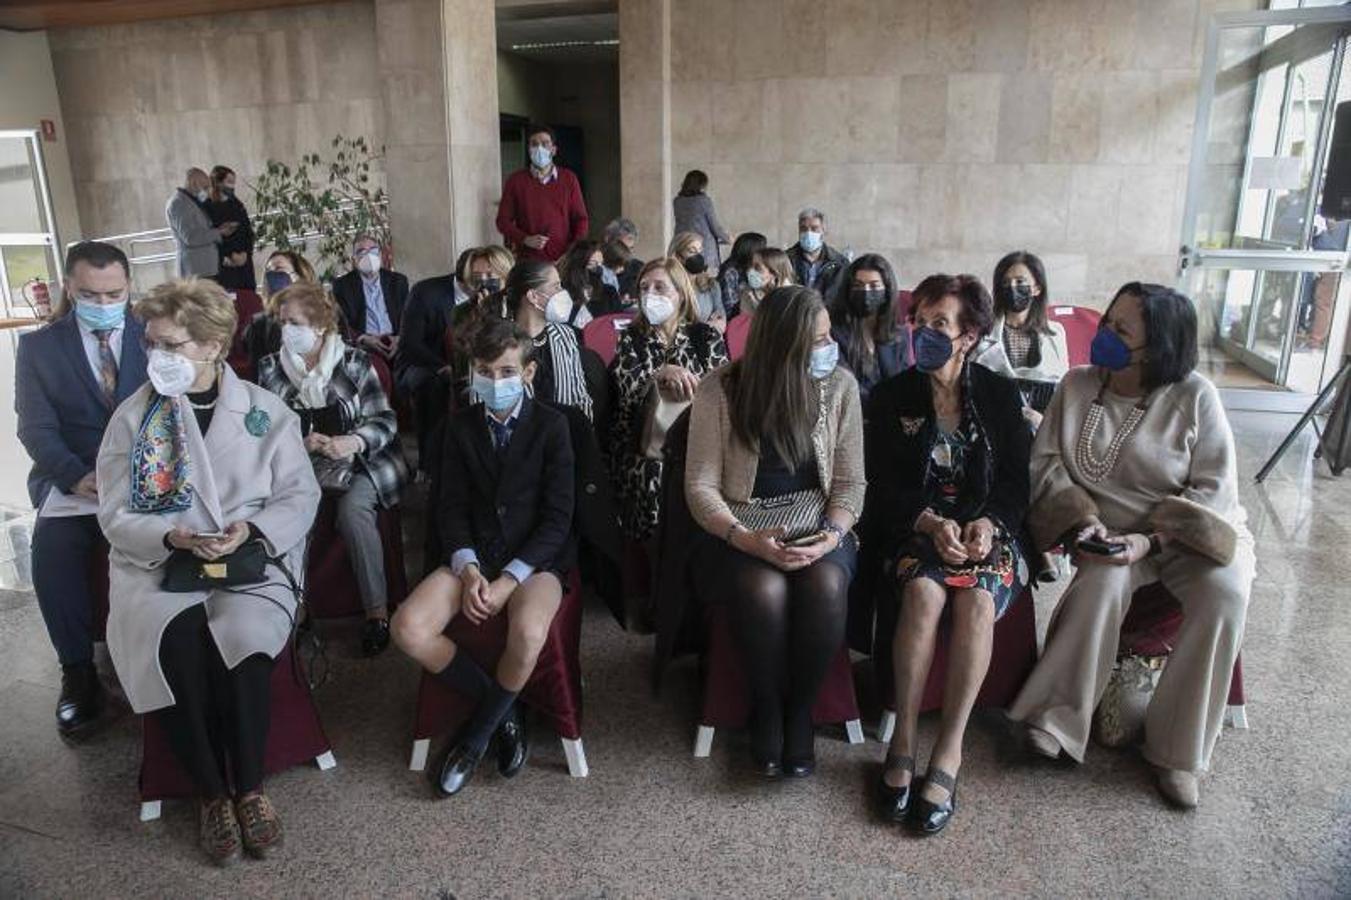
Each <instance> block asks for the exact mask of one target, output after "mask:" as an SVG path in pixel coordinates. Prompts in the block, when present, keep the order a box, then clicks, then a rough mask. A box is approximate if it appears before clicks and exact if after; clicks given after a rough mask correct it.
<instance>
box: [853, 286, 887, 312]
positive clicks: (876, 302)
mask: <svg viewBox="0 0 1351 900" xmlns="http://www.w3.org/2000/svg"><path fill="white" fill-rule="evenodd" d="M886 302H887V289H886V288H884V287H877V286H873V287H851V288H850V289H849V312H850V313H851V314H852V315H855V316H858V317H859V318H863V317H864V316H867V315H871V314H872V313H875V312H877V311H878V310H879V309H881V308H882V307H883V306H885V305H886Z"/></svg>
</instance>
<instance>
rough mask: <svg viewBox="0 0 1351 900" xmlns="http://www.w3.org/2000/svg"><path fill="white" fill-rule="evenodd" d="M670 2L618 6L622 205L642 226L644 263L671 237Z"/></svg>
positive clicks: (628, 0) (642, 0)
mask: <svg viewBox="0 0 1351 900" xmlns="http://www.w3.org/2000/svg"><path fill="white" fill-rule="evenodd" d="M671 2H672V0H624V2H623V3H620V4H619V124H620V165H621V175H620V190H621V206H622V209H623V214H624V215H625V216H627V217H628V218H630V219H632V220H633V221H634V222H635V223H637V225H638V230H639V232H640V237H639V242H638V248H637V254H638V257H639V258H640V259H651V258H652V257H654V256H659V255H661V254H662V253H663V252H664V251H665V249H666V244H667V242H668V241H669V240H670V238H671V196H672V190H671ZM604 225H605V223H604V222H597V223H595V226H596V227H595V229H594V230H595V231H596V232H597V233H599V230H600V228H603V227H604Z"/></svg>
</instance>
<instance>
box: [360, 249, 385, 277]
mask: <svg viewBox="0 0 1351 900" xmlns="http://www.w3.org/2000/svg"><path fill="white" fill-rule="evenodd" d="M357 268H358V269H359V270H361V271H362V272H364V273H365V274H367V275H374V274H375V273H376V272H379V271H380V251H379V250H369V251H367V252H365V253H363V254H361V256H359V257H357Z"/></svg>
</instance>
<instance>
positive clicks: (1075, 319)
mask: <svg viewBox="0 0 1351 900" xmlns="http://www.w3.org/2000/svg"><path fill="white" fill-rule="evenodd" d="M1046 317H1047V319H1049V320H1050V321H1052V322H1059V323H1060V324H1061V325H1062V326H1064V328H1065V344H1066V346H1067V348H1068V349H1069V351H1070V365H1071V366H1086V365H1088V354H1089V348H1090V346H1091V345H1092V344H1093V335H1095V334H1097V333H1098V322H1100V321H1101V320H1102V313H1100V312H1098V311H1097V310H1093V309H1088V308H1087V307H1084V306H1050V307H1048V308H1047V310H1046Z"/></svg>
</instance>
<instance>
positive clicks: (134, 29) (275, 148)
mask: <svg viewBox="0 0 1351 900" xmlns="http://www.w3.org/2000/svg"><path fill="white" fill-rule="evenodd" d="M51 44H52V63H53V66H54V68H55V70H56V81H57V86H58V88H59V89H60V93H61V106H62V110H63V112H64V113H65V116H66V124H67V127H68V129H69V132H70V135H71V141H70V155H71V166H72V168H73V170H74V173H75V185H76V194H77V197H78V200H79V207H80V218H81V221H82V223H83V225H84V230H85V234H86V235H88V236H90V237H96V236H100V235H107V234H112V233H117V232H125V231H136V230H142V229H148V228H158V227H162V226H163V224H164V204H165V201H166V200H167V198H168V197H169V195H170V193H171V192H172V191H173V189H174V187H175V186H176V185H178V184H179V183H180V182H181V181H182V179H183V173H184V171H185V170H186V169H187V168H188V166H191V165H198V166H202V167H203V168H207V167H210V166H211V165H213V164H216V163H224V164H226V165H229V166H231V167H232V168H234V169H235V170H236V171H238V172H239V173H240V175H241V177H242V178H243V179H244V181H245V183H246V185H247V182H248V180H249V179H250V178H251V177H252V176H254V175H256V174H257V173H258V172H260V171H262V169H263V166H264V163H265V161H266V160H267V159H268V158H269V157H271V158H275V159H279V160H286V161H294V160H296V159H297V158H298V157H299V156H300V155H302V154H304V153H306V152H311V151H318V150H323V149H326V148H327V147H328V145H329V142H330V141H331V140H332V138H333V136H334V135H336V134H339V133H342V134H345V135H348V136H357V135H364V136H366V137H367V138H368V139H370V140H371V141H372V142H373V143H374V144H375V145H376V146H379V145H380V144H381V143H383V142H384V140H385V122H384V116H383V113H382V110H381V103H382V96H381V90H380V81H379V77H378V69H377V54H376V35H375V16H374V8H373V6H372V3H371V2H369V0H357V2H344V3H334V4H329V5H322V6H303V7H286V8H281V9H273V10H264V11H259V12H250V13H240V14H230V15H220V16H199V17H194V18H186V19H172V20H163V21H154V22H143V23H139V24H135V25H115V26H107V27H98V28H79V29H62V30H57V31H53V32H51ZM241 193H242V199H244V201H245V203H249V202H250V199H251V195H250V193H249V191H248V190H247V187H246V188H245V190H244V191H242V192H241Z"/></svg>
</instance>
